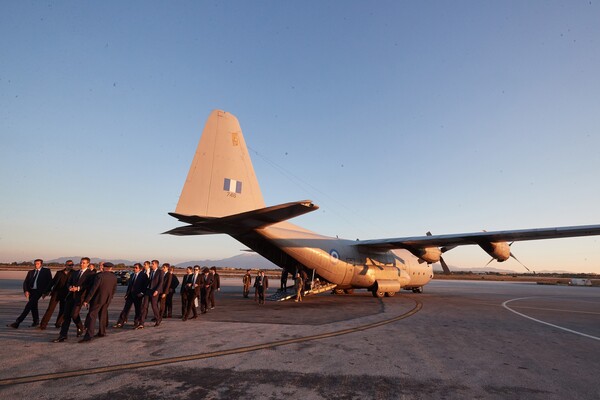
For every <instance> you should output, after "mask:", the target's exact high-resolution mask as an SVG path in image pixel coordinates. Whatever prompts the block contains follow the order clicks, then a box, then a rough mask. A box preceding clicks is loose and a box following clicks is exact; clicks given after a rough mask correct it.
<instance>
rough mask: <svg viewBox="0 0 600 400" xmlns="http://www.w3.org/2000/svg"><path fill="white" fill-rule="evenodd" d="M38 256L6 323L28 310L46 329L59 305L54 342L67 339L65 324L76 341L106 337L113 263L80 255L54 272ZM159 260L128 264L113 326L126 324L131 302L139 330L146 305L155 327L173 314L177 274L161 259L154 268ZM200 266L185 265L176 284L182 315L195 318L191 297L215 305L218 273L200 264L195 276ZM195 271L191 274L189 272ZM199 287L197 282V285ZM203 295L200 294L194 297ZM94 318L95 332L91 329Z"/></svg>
mask: <svg viewBox="0 0 600 400" xmlns="http://www.w3.org/2000/svg"><path fill="white" fill-rule="evenodd" d="M43 263H44V261H43V260H41V259H37V260H35V262H34V266H35V267H34V269H32V270H31V271H29V272H28V273H27V275H26V277H25V279H24V281H23V292H24V294H25V297H26V299H27V304H26V305H25V308H24V310H23V312H22V313H21V314H20V315H19V316H18V317H17V319H16V321H15V322H13V323H11V324H8V326H9V327H11V328H14V329H18V328H19V326H20V325H21V324H22V323H23V321H24V320H25V318H26V317H27V315H28V314H29V313H31V315H32V319H33V323H32V324H31V326H32V327H36V328H38V329H41V330H44V329H46V327H47V325H48V323H49V321H50V319H51V318H52V314H53V313H54V310H55V309H56V306H57V305H59V313H58V316H57V318H56V322H55V324H54V326H55V327H56V328H60V333H59V335H58V337H57V338H56V339H54V340H53V342H55V343H61V342H64V341H66V340H67V338H68V335H69V330H70V327H71V323H73V324H74V325H75V327H76V332H77V337H82V338H81V339H80V340H79V342H80V343H83V342H89V341H91V340H92V338H93V337H103V336H106V328H107V327H108V307H109V305H110V303H111V300H112V299H113V297H114V295H115V293H116V291H117V277H116V275H115V274H114V273H113V271H112V270H113V267H114V265H113V264H112V263H110V262H104V263H100V264H99V268H97V269H96V268H95V266H94V264H91V262H90V259H89V258H88V257H83V258H82V259H81V261H80V263H79V268H78V269H74V263H73V261H72V260H68V261H67V262H66V263H65V267H64V268H63V269H62V270H59V271H57V272H56V274H55V275H54V277H52V273H51V271H50V269H48V268H45V267H44V266H43ZM159 265H160V263H159V261H158V260H152V261H151V262H150V261H145V262H144V263H143V265H142V264H140V263H136V264H135V265H134V267H133V269H134V271H133V273H132V274H131V276H130V278H129V281H128V284H127V290H126V291H125V295H124V297H125V305H124V307H123V310H122V311H121V313H120V314H119V317H118V320H117V323H116V324H114V325H113V328H122V327H123V326H124V325H125V324H127V322H128V319H129V313H130V311H131V307H132V306H133V308H134V319H133V327H134V328H135V329H144V327H145V326H146V320H147V317H148V311H149V309H150V308H152V313H153V318H152V320H151V321H152V322H153V323H154V326H155V327H158V326H160V324H161V322H162V319H163V318H172V316H173V296H174V294H175V293H176V289H177V287H178V286H179V278H178V277H177V276H176V275H175V271H174V270H175V267H174V266H171V265H170V264H169V263H164V264H163V265H162V267H160V268H159ZM199 269H200V267H199V266H196V267H194V268H193V269H192V267H188V274H187V275H186V276H185V277H184V278H183V284H182V285H181V291H180V293H181V297H182V303H183V304H184V305H185V309H182V315H183V318H182V319H183V320H184V321H185V320H186V319H187V317H188V315H190V313H191V314H192V315H193V316H192V318H196V317H197V312H196V305H195V300H196V297H201V302H202V308H201V312H203V313H204V312H207V311H208V309H209V306H210V309H214V308H215V295H214V294H215V292H216V291H219V290H220V278H219V274H218V273H217V272H216V268H215V267H212V268H211V269H210V270H209V269H208V268H206V267H205V268H204V270H203V274H202V277H203V279H202V280H200V277H199V273H198V271H199ZM192 271H196V273H194V272H192ZM200 286H201V287H200ZM200 294H204V296H199V295H200ZM48 295H50V296H51V297H50V301H49V303H48V309H47V310H46V312H45V314H44V316H43V317H42V319H41V321H40V318H39V308H38V303H39V300H40V299H42V298H45V297H46V296H48ZM83 309H88V313H87V316H86V317H85V320H83V319H82V316H81V313H82V310H83ZM96 320H98V322H99V323H98V332H97V333H96Z"/></svg>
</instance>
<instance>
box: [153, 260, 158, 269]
mask: <svg viewBox="0 0 600 400" xmlns="http://www.w3.org/2000/svg"><path fill="white" fill-rule="evenodd" d="M157 268H158V263H157V262H156V261H152V269H157Z"/></svg>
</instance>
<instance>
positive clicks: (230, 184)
mask: <svg viewBox="0 0 600 400" xmlns="http://www.w3.org/2000/svg"><path fill="white" fill-rule="evenodd" d="M223 190H224V191H226V192H231V193H237V194H240V193H242V182H240V181H236V180H233V179H229V178H225V182H224V183H223Z"/></svg>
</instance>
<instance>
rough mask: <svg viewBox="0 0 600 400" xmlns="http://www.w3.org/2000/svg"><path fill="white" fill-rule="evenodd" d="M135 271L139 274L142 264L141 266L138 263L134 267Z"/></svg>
mask: <svg viewBox="0 0 600 400" xmlns="http://www.w3.org/2000/svg"><path fill="white" fill-rule="evenodd" d="M133 272H135V273H136V274H137V273H138V272H140V266H139V265H136V266H135V267H133Z"/></svg>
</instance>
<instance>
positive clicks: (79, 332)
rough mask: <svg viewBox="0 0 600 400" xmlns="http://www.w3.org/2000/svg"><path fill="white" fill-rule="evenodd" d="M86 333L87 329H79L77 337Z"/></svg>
mask: <svg viewBox="0 0 600 400" xmlns="http://www.w3.org/2000/svg"><path fill="white" fill-rule="evenodd" d="M84 332H85V328H77V337H79V336H81V335H83V333H84Z"/></svg>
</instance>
